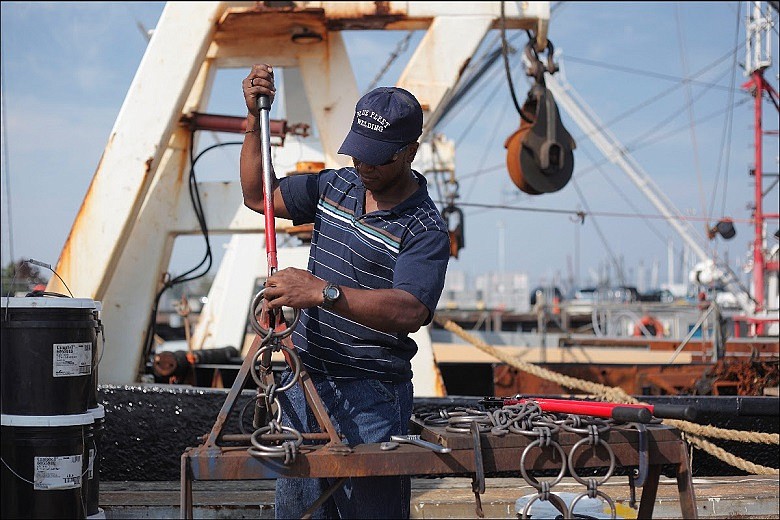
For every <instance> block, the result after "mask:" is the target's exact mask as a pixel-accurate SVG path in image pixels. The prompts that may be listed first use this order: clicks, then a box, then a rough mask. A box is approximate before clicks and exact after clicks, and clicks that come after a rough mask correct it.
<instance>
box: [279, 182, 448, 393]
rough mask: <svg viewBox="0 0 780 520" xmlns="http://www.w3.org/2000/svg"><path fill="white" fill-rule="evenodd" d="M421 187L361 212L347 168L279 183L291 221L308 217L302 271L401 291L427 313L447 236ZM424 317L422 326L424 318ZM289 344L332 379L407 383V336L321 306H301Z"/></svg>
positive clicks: (435, 297) (410, 346) (358, 185)
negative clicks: (388, 206) (397, 201)
mask: <svg viewBox="0 0 780 520" xmlns="http://www.w3.org/2000/svg"><path fill="white" fill-rule="evenodd" d="M414 175H415V177H416V178H417V180H418V182H419V184H420V187H419V189H418V190H417V191H416V192H415V193H414V194H413V195H412V196H411V197H409V198H408V199H406V200H405V201H403V202H402V203H400V204H399V205H397V206H395V207H394V208H392V209H390V210H380V211H374V212H371V213H368V214H366V213H365V212H364V200H365V191H366V188H365V186H364V185H363V182H362V181H361V179H360V176H359V175H358V174H357V172H356V171H355V169H354V168H341V169H338V170H331V169H327V170H323V171H321V172H320V173H318V174H311V175H293V176H290V177H284V178H282V179H281V180H280V183H281V192H282V197H283V198H284V203H285V206H286V207H287V210H288V211H289V213H290V216H291V217H292V221H293V224H295V225H300V224H305V223H309V222H314V232H313V234H312V241H311V250H310V253H309V271H310V272H311V273H313V274H314V275H315V276H317V277H319V278H321V279H323V280H326V281H329V282H333V283H335V284H338V285H341V286H343V287H354V288H357V289H391V288H392V289H402V290H404V291H407V292H409V293H411V294H412V295H414V296H415V297H416V298H417V299H418V300H420V301H421V302H422V303H423V304H424V305H425V306H426V307H427V308H428V310H429V312H430V315H429V317H428V321H427V322H430V319H431V317H432V316H433V313H434V311H435V309H436V304H437V303H438V301H439V297H440V296H441V292H442V289H443V288H444V275H445V274H446V271H447V262H448V261H449V234H448V231H447V227H446V225H445V224H444V221H443V220H442V218H441V214H440V213H439V211H438V209H437V208H436V206H435V205H434V203H433V201H432V200H431V198H430V196H429V195H428V188H427V182H426V180H425V177H423V176H422V175H420V174H419V173H417V172H414ZM427 322H426V323H427ZM292 338H293V343H294V344H295V346H296V347H297V348H298V352H299V354H300V357H301V361H302V362H303V364H304V366H305V367H306V369H307V370H308V371H309V372H313V373H321V374H326V375H328V376H330V377H333V378H346V379H378V380H380V381H387V382H402V381H409V380H411V378H412V367H411V359H412V356H414V354H415V353H416V352H417V345H416V344H415V342H414V340H412V339H411V338H410V337H409V336H408V335H407V334H402V333H388V332H382V331H378V330H375V329H372V328H370V327H366V326H364V325H361V324H360V323H357V322H355V321H352V320H348V319H346V318H343V317H341V316H339V315H338V314H336V313H335V312H332V311H328V310H325V309H323V308H321V307H312V308H309V309H301V318H300V321H299V323H298V325H297V327H296V329H295V331H294V332H293V336H292Z"/></svg>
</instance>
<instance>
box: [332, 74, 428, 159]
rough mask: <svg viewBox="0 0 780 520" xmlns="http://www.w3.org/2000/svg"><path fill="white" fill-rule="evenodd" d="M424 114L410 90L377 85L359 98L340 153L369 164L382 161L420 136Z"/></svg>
mask: <svg viewBox="0 0 780 520" xmlns="http://www.w3.org/2000/svg"><path fill="white" fill-rule="evenodd" d="M422 125H423V113H422V108H421V107H420V103H419V102H418V101H417V99H416V98H415V97H414V96H413V95H412V93H411V92H409V91H407V90H404V89H402V88H399V87H379V88H375V89H374V90H372V91H371V92H369V93H368V94H366V95H364V96H363V97H362V98H360V100H358V102H357V104H356V105H355V118H354V119H353V120H352V128H351V129H350V131H349V133H348V134H347V137H346V138H345V139H344V142H343V143H342V144H341V148H339V153H341V154H344V155H349V156H351V157H354V158H355V159H357V160H358V161H360V162H364V163H366V164H371V165H379V164H384V163H386V162H387V161H389V160H390V159H391V158H392V157H393V154H394V153H395V152H397V151H398V150H400V149H401V148H403V147H404V146H406V145H407V144H409V143H412V142H414V141H416V140H417V138H418V137H420V135H422Z"/></svg>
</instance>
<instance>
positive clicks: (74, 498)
mask: <svg viewBox="0 0 780 520" xmlns="http://www.w3.org/2000/svg"><path fill="white" fill-rule="evenodd" d="M92 422H94V417H93V416H92V414H90V413H86V414H76V415H59V416H39V417H36V416H28V415H24V416H22V415H2V438H0V445H1V446H2V449H1V451H2V462H3V464H2V467H1V468H0V470H2V479H1V481H2V497H3V498H2V500H0V510H1V512H0V516H1V517H2V518H84V517H85V516H86V507H85V506H86V504H85V502H84V498H83V497H82V484H83V482H84V469H85V464H84V460H85V453H86V452H85V445H84V444H85V443H84V439H85V430H86V428H87V426H88V425H89V424H91V423H92Z"/></svg>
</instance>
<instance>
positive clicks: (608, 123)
mask: <svg viewBox="0 0 780 520" xmlns="http://www.w3.org/2000/svg"><path fill="white" fill-rule="evenodd" d="M744 45H745V44H744V43H742V44H740V45H739V46H738V47H737V48H736V49H733V50H731V51H729V52H728V53H726V54H724V55H723V56H721V57H719V58H717V59H716V60H715V61H713V62H711V63H709V64H708V65H706V66H705V67H703V68H702V69H700V70H699V71H698V72H696V73H695V74H693V75H692V76H691V77H690V78H687V79H684V80H683V81H682V82H680V83H679V84H677V85H675V86H674V87H671V88H669V89H667V90H665V91H662V92H660V93H659V94H656V95H655V96H652V97H651V98H648V99H646V100H645V101H642V102H641V103H639V104H638V105H635V106H634V107H631V108H629V109H628V110H626V111H624V112H623V113H621V114H619V115H618V116H616V117H614V118H612V119H610V120H608V121H606V122H605V123H602V124H601V125H600V126H597V127H596V128H595V129H594V132H598V131H601V130H602V129H603V128H605V127H609V126H611V125H612V124H614V123H617V122H619V121H622V120H623V119H625V118H626V117H628V116H630V115H633V114H634V113H636V112H638V111H639V110H640V109H642V108H644V107H646V106H648V105H650V104H652V103H654V102H656V101H658V100H659V99H662V98H664V97H666V96H668V95H670V94H672V93H673V92H674V91H675V90H677V89H678V88H681V87H683V86H684V85H685V84H686V83H687V82H688V81H690V80H691V79H693V78H697V77H699V76H701V75H703V74H704V73H706V72H708V71H709V70H711V69H712V68H714V67H715V66H717V65H719V64H720V63H721V62H722V61H723V60H725V59H727V58H730V57H732V56H733V55H735V54H736V53H737V52H738V51H739V50H740V49H741V48H742V47H743V46H744ZM712 85H713V84H710V85H709V86H708V87H707V88H706V89H705V90H704V91H703V92H707V91H708V90H709V89H710V88H712ZM701 95H703V93H702V94H700V95H699V97H700V96H701ZM697 99H698V97H697ZM678 112H679V109H678V110H676V111H675V112H674V115H675V116H676V115H678ZM667 122H668V121H667ZM664 124H666V123H664ZM583 137H590V134H581V135H579V136H576V137H575V138H574V140H575V141H578V140H580V139H581V138H583Z"/></svg>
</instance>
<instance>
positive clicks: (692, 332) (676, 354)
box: [666, 303, 715, 365]
mask: <svg viewBox="0 0 780 520" xmlns="http://www.w3.org/2000/svg"><path fill="white" fill-rule="evenodd" d="M714 309H715V304H714V303H711V304H710V307H709V308H708V309H707V312H705V313H704V314H703V315H702V317H701V318H699V321H697V322H696V325H694V326H693V328H692V329H691V331H690V332H689V333H688V335H687V336H686V337H685V339H684V340H683V341H682V343H680V346H679V347H677V349H676V350H675V351H674V354H672V358H671V359H670V360H669V361H667V362H666V364H667V365H671V364H672V363H673V362H674V360H675V359H677V356H678V355H679V354H680V352H682V349H683V348H685V345H687V344H688V342H689V341H690V340H691V338H692V337H693V335H694V334H695V333H696V331H697V330H698V329H699V327H701V326H702V324H703V323H704V321H705V320H706V319H707V316H709V315H710V314H712V311H713V310H714Z"/></svg>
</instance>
